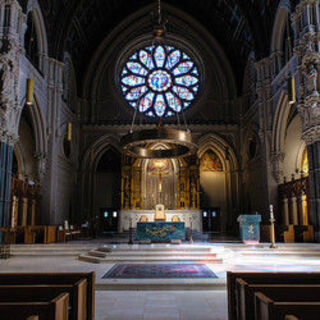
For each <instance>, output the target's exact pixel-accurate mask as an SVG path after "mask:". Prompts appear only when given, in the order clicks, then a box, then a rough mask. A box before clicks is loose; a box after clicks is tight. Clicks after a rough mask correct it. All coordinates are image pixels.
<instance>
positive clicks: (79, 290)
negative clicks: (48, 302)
mask: <svg viewBox="0 0 320 320" xmlns="http://www.w3.org/2000/svg"><path fill="white" fill-rule="evenodd" d="M86 290H87V280H86V279H81V280H79V281H77V282H76V283H75V284H59V285H54V284H50V285H42V284H41V285H38V284H37V285H0V295H1V294H6V295H8V297H9V298H10V297H11V296H12V295H14V296H15V295H17V296H19V295H22V296H23V297H25V296H27V295H28V294H29V295H30V297H31V298H33V293H34V292H36V293H37V295H38V294H40V295H42V296H43V297H46V296H52V295H54V294H56V295H58V294H60V293H65V292H66V293H68V294H69V304H70V308H69V315H70V318H71V319H74V320H85V319H86V317H87V310H86V307H87V303H86ZM27 299H28V298H27ZM0 301H1V297H0ZM24 301H26V299H25V298H24Z"/></svg>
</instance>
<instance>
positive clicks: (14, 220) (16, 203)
mask: <svg viewBox="0 0 320 320" xmlns="http://www.w3.org/2000/svg"><path fill="white" fill-rule="evenodd" d="M12 201H13V203H12V210H11V228H14V227H16V226H17V224H18V212H19V200H18V197H17V196H13V198H12Z"/></svg>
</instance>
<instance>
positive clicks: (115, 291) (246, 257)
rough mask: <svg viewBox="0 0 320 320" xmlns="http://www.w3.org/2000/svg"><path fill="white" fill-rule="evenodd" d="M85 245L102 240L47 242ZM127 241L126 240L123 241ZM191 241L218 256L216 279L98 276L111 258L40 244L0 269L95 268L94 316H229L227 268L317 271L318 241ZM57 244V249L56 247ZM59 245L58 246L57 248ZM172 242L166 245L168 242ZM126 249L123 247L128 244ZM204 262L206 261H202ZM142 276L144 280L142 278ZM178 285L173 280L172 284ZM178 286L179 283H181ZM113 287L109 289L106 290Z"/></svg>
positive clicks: (104, 318) (319, 263) (198, 318)
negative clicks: (88, 258)
mask: <svg viewBox="0 0 320 320" xmlns="http://www.w3.org/2000/svg"><path fill="white" fill-rule="evenodd" d="M79 245H80V246H82V245H83V246H85V247H86V250H91V249H94V248H96V247H97V246H99V245H106V243H105V242H101V243H98V242H92V243H84V244H81V243H80V244H79V242H77V243H69V244H67V245H66V246H65V247H64V246H61V245H60V246H59V247H57V246H54V245H53V246H50V249H49V250H52V252H57V251H59V250H61V252H63V250H64V248H65V251H72V248H73V246H74V248H76V247H77V248H78V247H79ZM123 246H127V245H123ZM191 246H198V247H199V246H204V247H210V248H211V250H212V252H216V253H217V255H218V256H219V257H220V258H222V260H223V262H222V263H221V264H210V263H208V264H207V265H208V267H209V268H211V269H212V270H213V271H214V272H215V273H216V274H217V275H218V277H219V278H218V279H213V280H212V279H211V280H208V279H204V280H202V282H200V283H195V282H192V281H190V280H181V279H179V281H180V282H181V283H179V281H178V280H177V281H176V282H172V281H171V282H170V280H171V279H170V280H163V279H161V280H160V282H161V283H162V287H161V290H159V289H158V285H159V280H158V281H155V280H152V281H155V282H152V281H151V282H148V286H145V287H143V286H141V284H142V282H141V280H137V279H133V280H131V284H130V285H129V286H127V285H128V284H129V283H130V281H128V280H125V281H123V283H122V285H121V286H119V284H121V281H120V282H119V281H118V282H117V280H112V281H113V286H111V285H110V284H111V282H110V280H109V282H108V281H107V280H104V279H102V276H103V275H104V274H105V273H106V272H107V271H108V270H109V269H110V268H111V267H112V266H113V265H114V263H98V264H97V263H89V262H85V261H79V259H78V256H77V255H69V254H65V255H63V254H62V253H61V255H59V254H56V255H55V256H53V255H50V253H49V254H48V252H47V253H46V254H45V256H41V254H39V253H38V254H36V253H37V252H36V251H37V250H39V247H37V246H35V247H32V246H31V247H28V249H24V247H22V248H19V250H21V252H23V250H26V251H25V252H24V253H25V255H20V254H17V255H16V256H13V257H12V258H10V259H8V260H0V272H31V271H32V272H49V271H54V272H72V271H95V272H96V276H97V291H96V319H97V320H107V319H118V320H122V319H125V320H129V319H148V320H149V319H150V320H156V319H192V320H202V319H212V320H215V319H217V320H218V319H227V293H226V272H227V271H228V270H233V271H234V270H248V271H253V270H256V271H290V272H297V271H320V245H319V244H292V245H290V244H286V245H284V244H282V245H279V246H278V248H277V249H275V250H272V249H269V247H268V245H267V244H266V245H258V246H245V245H242V244H232V243H227V244H223V243H219V244H207V243H197V244H193V245H191ZM58 248H59V250H58ZM61 248H62V249H61ZM169 248H170V246H169ZM126 249H127V248H126ZM204 263H205V261H204ZM143 281H145V280H143ZM167 281H168V282H167ZM175 285H176V286H175ZM181 286H182V289H181ZM110 289H112V290H110Z"/></svg>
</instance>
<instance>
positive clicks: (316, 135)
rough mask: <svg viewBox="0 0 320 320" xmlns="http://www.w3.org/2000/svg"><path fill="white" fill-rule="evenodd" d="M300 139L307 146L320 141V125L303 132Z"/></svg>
mask: <svg viewBox="0 0 320 320" xmlns="http://www.w3.org/2000/svg"><path fill="white" fill-rule="evenodd" d="M302 139H303V140H304V141H305V143H306V144H307V145H310V144H313V143H314V142H317V141H320V124H318V125H316V126H314V127H311V128H309V129H307V130H305V131H303V133H302Z"/></svg>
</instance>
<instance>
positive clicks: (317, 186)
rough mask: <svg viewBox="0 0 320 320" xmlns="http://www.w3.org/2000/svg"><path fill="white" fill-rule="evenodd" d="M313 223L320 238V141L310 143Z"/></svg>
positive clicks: (309, 157)
mask: <svg viewBox="0 0 320 320" xmlns="http://www.w3.org/2000/svg"><path fill="white" fill-rule="evenodd" d="M308 159H309V185H310V208H311V224H312V225H313V226H314V229H315V233H316V239H318V240H320V141H316V142H314V143H312V144H310V145H308Z"/></svg>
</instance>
